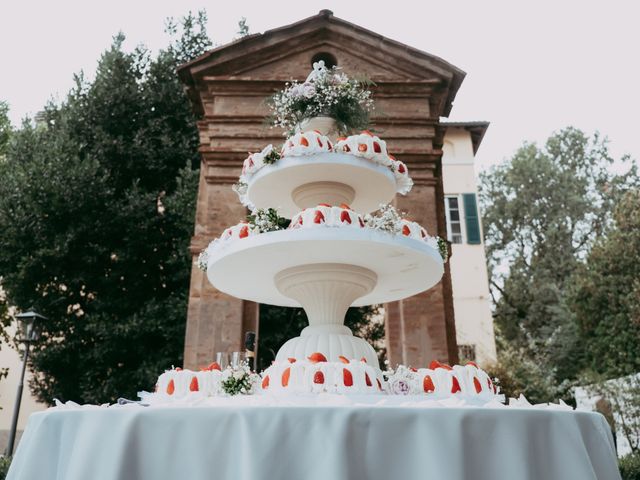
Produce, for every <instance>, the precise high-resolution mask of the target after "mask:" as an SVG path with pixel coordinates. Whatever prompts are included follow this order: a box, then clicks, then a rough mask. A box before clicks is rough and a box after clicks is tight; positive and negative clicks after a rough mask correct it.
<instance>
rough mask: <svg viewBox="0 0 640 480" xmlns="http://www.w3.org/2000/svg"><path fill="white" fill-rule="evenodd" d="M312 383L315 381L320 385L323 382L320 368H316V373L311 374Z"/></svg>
mask: <svg viewBox="0 0 640 480" xmlns="http://www.w3.org/2000/svg"><path fill="white" fill-rule="evenodd" d="M313 383H317V384H320V385H322V384H323V383H324V373H322V372H321V371H320V370H318V371H317V372H316V373H314V374H313Z"/></svg>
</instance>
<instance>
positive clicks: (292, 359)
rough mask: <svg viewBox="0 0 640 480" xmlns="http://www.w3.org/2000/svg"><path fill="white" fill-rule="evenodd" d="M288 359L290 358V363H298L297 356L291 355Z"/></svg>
mask: <svg viewBox="0 0 640 480" xmlns="http://www.w3.org/2000/svg"><path fill="white" fill-rule="evenodd" d="M287 360H289V363H296V359H295V358H292V357H289V358H287Z"/></svg>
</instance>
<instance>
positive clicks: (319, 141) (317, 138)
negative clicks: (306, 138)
mask: <svg viewBox="0 0 640 480" xmlns="http://www.w3.org/2000/svg"><path fill="white" fill-rule="evenodd" d="M316 140H318V145H320V148H322V147H323V146H324V145H322V140H320V137H316Z"/></svg>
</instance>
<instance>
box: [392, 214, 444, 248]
mask: <svg viewBox="0 0 640 480" xmlns="http://www.w3.org/2000/svg"><path fill="white" fill-rule="evenodd" d="M400 223H401V225H402V227H401V228H402V229H401V232H400V233H402V235H404V236H405V237H409V238H413V239H415V240H422V241H423V242H425V243H427V244H428V245H429V246H430V247H432V248H435V249H436V250H438V239H437V237H432V236H430V235H429V234H428V233H427V230H426V229H425V228H424V227H423V226H421V225H420V224H419V223H417V222H412V221H411V220H407V219H406V218H403V219H401V220H400Z"/></svg>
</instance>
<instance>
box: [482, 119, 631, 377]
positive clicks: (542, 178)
mask: <svg viewBox="0 0 640 480" xmlns="http://www.w3.org/2000/svg"><path fill="white" fill-rule="evenodd" d="M614 164H615V166H616V167H617V169H618V170H624V173H615V172H614V169H613V167H614ZM637 185H638V174H637V171H636V168H635V166H633V164H632V162H631V160H630V159H629V158H627V157H625V158H623V159H621V160H620V161H619V162H615V161H614V159H613V158H612V157H611V155H610V154H609V151H608V147H607V141H606V139H602V138H600V137H599V136H598V135H597V134H596V135H594V136H593V137H592V138H589V137H587V136H586V135H585V134H584V133H583V132H581V131H579V130H577V129H574V128H567V129H565V130H562V131H560V132H558V133H556V134H554V135H553V136H551V137H550V138H549V139H548V141H547V142H546V144H545V145H544V146H543V147H539V146H537V145H535V144H525V145H524V146H523V147H522V148H520V149H519V150H518V151H517V152H516V153H515V155H514V156H513V158H512V159H511V160H510V161H508V162H505V163H502V164H500V165H498V166H496V167H494V168H492V169H490V170H489V171H487V172H486V173H484V174H483V175H482V176H481V201H482V204H483V207H484V218H483V221H484V225H485V236H486V246H487V255H488V261H489V268H490V277H491V292H492V295H493V298H494V303H495V313H494V315H495V323H496V328H497V330H498V332H499V334H500V335H501V337H502V340H503V341H504V342H503V344H504V345H505V346H506V347H507V348H509V349H511V350H510V353H509V356H510V358H511V359H512V360H514V361H517V360H518V359H520V360H522V361H524V360H525V359H526V361H529V362H534V363H535V364H537V365H539V366H540V367H541V370H542V371H544V372H546V375H549V376H551V378H552V379H553V380H554V382H555V385H556V386H559V385H560V384H561V382H562V380H564V379H567V378H574V377H575V376H576V375H577V373H578V372H579V370H580V369H581V368H582V365H583V363H582V351H583V350H582V347H581V345H580V344H579V342H580V337H579V336H578V329H577V324H576V322H575V320H574V314H573V311H572V308H571V305H570V299H569V293H570V289H571V285H572V283H573V281H574V280H573V278H574V274H575V272H576V270H577V269H578V267H579V266H580V265H581V263H582V262H583V261H584V259H585V258H586V257H587V255H588V253H589V251H590V250H591V248H592V246H593V245H594V243H595V242H596V241H597V240H598V239H599V238H601V237H602V236H603V235H604V234H606V232H607V231H608V229H609V228H610V226H611V224H612V212H613V209H614V205H615V204H616V203H617V202H618V201H619V200H620V198H621V196H622V195H623V194H624V193H625V192H626V191H628V190H629V189H631V188H633V187H635V186H637Z"/></svg>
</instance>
